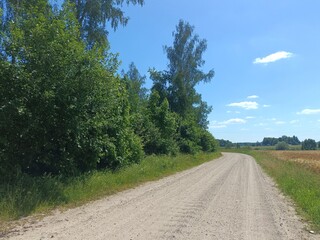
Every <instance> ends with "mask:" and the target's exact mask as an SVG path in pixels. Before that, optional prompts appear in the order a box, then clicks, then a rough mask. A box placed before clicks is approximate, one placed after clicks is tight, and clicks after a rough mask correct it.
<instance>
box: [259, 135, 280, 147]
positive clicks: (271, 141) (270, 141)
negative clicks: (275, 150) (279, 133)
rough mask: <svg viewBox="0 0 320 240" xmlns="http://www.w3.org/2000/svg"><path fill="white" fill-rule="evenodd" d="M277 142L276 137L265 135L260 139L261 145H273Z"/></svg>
mask: <svg viewBox="0 0 320 240" xmlns="http://www.w3.org/2000/svg"><path fill="white" fill-rule="evenodd" d="M278 142H279V139H278V138H273V137H265V138H263V140H262V145H263V146H275V145H276V144H277V143H278Z"/></svg>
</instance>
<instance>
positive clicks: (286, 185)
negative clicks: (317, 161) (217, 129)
mask: <svg viewBox="0 0 320 240" xmlns="http://www.w3.org/2000/svg"><path fill="white" fill-rule="evenodd" d="M237 152H238V151H237ZM239 152H241V153H245V154H249V155H251V156H252V157H254V158H255V159H256V161H257V163H258V164H259V165H260V166H261V167H262V168H263V169H264V170H265V172H266V173H267V174H269V175H270V176H271V177H272V178H273V179H274V180H275V181H276V183H277V185H278V187H279V188H280V190H281V191H282V192H283V193H284V194H285V195H287V196H289V197H290V198H291V199H292V200H293V201H294V202H295V205H296V207H297V208H296V210H297V212H298V213H299V214H300V215H301V216H303V217H304V218H305V219H306V220H307V221H308V222H309V223H310V224H311V226H312V228H314V230H316V231H317V232H319V231H320V175H319V174H317V173H316V172H315V171H313V170H312V169H310V167H308V166H306V165H303V164H301V163H297V162H292V161H285V160H280V159H277V158H276V157H274V156H272V155H271V154H270V153H268V151H253V150H240V151H239Z"/></svg>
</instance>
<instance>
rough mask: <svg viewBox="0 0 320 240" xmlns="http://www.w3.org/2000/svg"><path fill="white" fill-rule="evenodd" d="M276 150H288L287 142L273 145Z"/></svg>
mask: <svg viewBox="0 0 320 240" xmlns="http://www.w3.org/2000/svg"><path fill="white" fill-rule="evenodd" d="M275 149H276V150H288V149H289V144H287V143H286V142H278V143H277V144H276V147H275Z"/></svg>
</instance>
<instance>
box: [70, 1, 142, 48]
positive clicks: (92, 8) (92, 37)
mask: <svg viewBox="0 0 320 240" xmlns="http://www.w3.org/2000/svg"><path fill="white" fill-rule="evenodd" d="M70 2H72V3H74V4H75V7H76V18H77V20H78V22H79V24H80V26H81V36H82V38H83V39H85V40H86V42H87V44H88V46H89V47H92V46H93V45H94V44H96V43H97V44H99V45H105V44H106V43H107V33H108V32H107V30H106V23H107V22H110V25H111V28H112V29H114V30H116V29H117V27H118V26H119V25H122V26H125V25H126V24H127V23H128V21H129V18H128V17H126V16H125V15H124V12H123V10H121V8H120V7H121V6H122V5H123V3H124V2H125V3H126V4H128V5H129V4H130V3H131V4H133V5H136V4H139V5H141V6H142V5H143V4H144V0H117V1H110V0H90V1H89V0H70Z"/></svg>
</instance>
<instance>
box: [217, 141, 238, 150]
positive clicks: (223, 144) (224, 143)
mask: <svg viewBox="0 0 320 240" xmlns="http://www.w3.org/2000/svg"><path fill="white" fill-rule="evenodd" d="M217 141H218V143H219V145H220V147H225V148H232V147H233V146H234V144H233V143H232V142H230V141H229V140H224V139H217Z"/></svg>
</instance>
